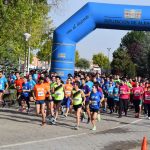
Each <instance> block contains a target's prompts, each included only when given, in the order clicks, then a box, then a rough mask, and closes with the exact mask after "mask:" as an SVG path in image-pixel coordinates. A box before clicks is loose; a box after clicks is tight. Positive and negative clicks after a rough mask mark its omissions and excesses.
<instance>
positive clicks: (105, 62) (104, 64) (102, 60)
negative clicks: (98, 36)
mask: <svg viewBox="0 0 150 150" xmlns="http://www.w3.org/2000/svg"><path fill="white" fill-rule="evenodd" d="M92 60H93V64H97V65H98V66H99V67H100V68H103V69H109V59H108V57H107V56H105V55H104V54H103V53H98V54H96V55H93V58H92Z"/></svg>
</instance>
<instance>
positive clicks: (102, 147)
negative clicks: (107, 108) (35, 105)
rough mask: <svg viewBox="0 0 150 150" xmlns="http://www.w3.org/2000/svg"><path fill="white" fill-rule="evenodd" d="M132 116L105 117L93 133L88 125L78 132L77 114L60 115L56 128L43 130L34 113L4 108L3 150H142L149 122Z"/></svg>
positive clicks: (0, 132)
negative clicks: (66, 116) (76, 125)
mask: <svg viewBox="0 0 150 150" xmlns="http://www.w3.org/2000/svg"><path fill="white" fill-rule="evenodd" d="M133 116H134V114H133V113H129V115H128V117H123V118H117V115H116V114H113V115H109V114H103V115H101V117H102V120H101V121H100V122H97V131H91V130H90V129H91V128H92V126H91V124H86V122H83V123H81V126H80V129H79V130H78V131H76V130H74V129H73V126H74V125H75V118H74V115H72V116H70V117H68V118H63V117H61V116H60V117H59V119H58V123H57V125H46V126H44V127H42V126H41V118H40V117H36V116H35V115H34V113H31V114H29V115H27V114H26V113H19V112H17V111H16V110H15V109H10V108H4V109H2V108H1V109H0V150H34V149H36V150H41V149H42V150H140V146H141V142H142V139H143V137H144V136H146V137H147V138H148V140H150V120H147V119H145V118H144V116H142V117H141V118H140V119H136V118H134V117H133ZM85 121H86V120H85Z"/></svg>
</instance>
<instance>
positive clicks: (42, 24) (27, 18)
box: [0, 0, 52, 61]
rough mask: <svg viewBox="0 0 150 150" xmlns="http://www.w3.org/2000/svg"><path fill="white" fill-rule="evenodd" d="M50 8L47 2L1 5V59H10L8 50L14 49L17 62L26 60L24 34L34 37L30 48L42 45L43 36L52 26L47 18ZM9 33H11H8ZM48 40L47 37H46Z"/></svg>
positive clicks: (9, 0)
mask: <svg viewBox="0 0 150 150" xmlns="http://www.w3.org/2000/svg"><path fill="white" fill-rule="evenodd" d="M49 11H50V6H49V5H48V4H47V0H36V1H35V0H28V1H26V0H19V1H16V0H15V1H14V0H4V3H2V2H1V3H0V15H1V17H0V37H1V38H0V59H1V58H3V57H5V56H6V57H7V58H8V57H9V52H8V51H7V50H8V49H12V51H13V53H12V55H11V56H12V57H14V58H15V59H14V60H15V61H17V60H18V57H21V58H24V55H25V40H24V38H23V34H24V33H25V32H28V33H30V34H31V35H32V38H31V39H30V47H31V48H32V49H37V48H39V47H40V46H41V44H42V40H43V39H42V36H43V34H45V33H47V32H48V31H49V30H50V28H51V27H52V25H51V20H50V18H47V16H48V12H49ZM8 31H9V32H8ZM45 38H47V37H45Z"/></svg>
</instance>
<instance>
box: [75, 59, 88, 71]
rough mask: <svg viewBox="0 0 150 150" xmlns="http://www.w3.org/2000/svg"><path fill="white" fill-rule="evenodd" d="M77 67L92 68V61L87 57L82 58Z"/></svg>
mask: <svg viewBox="0 0 150 150" xmlns="http://www.w3.org/2000/svg"><path fill="white" fill-rule="evenodd" d="M76 67H79V68H81V69H88V68H90V62H89V61H88V60H87V59H84V58H80V59H79V60H78V62H77V64H76Z"/></svg>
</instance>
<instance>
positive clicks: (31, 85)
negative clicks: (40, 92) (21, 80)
mask: <svg viewBox="0 0 150 150" xmlns="http://www.w3.org/2000/svg"><path fill="white" fill-rule="evenodd" d="M28 83H29V86H30V90H31V92H30V101H34V100H33V95H32V93H33V92H32V90H33V88H34V86H35V85H36V82H35V81H34V80H33V79H32V75H29V81H28Z"/></svg>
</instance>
